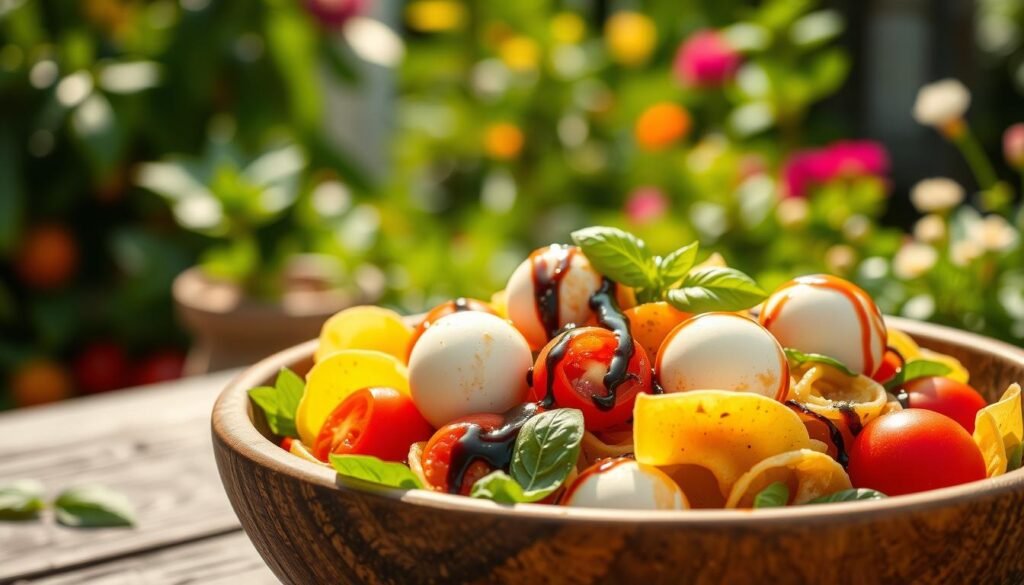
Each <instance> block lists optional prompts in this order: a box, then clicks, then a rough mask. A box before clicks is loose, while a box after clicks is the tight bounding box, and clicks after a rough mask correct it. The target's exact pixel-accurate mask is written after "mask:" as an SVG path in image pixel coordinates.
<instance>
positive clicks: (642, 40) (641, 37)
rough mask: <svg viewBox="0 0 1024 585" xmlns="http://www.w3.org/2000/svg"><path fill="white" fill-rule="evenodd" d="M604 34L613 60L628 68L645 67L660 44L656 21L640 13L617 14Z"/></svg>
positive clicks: (611, 19)
mask: <svg viewBox="0 0 1024 585" xmlns="http://www.w3.org/2000/svg"><path fill="white" fill-rule="evenodd" d="M604 34H605V43H606V44H607V45H608V52H609V54H610V55H611V58H612V60H613V61H615V62H616V63H620V64H622V65H625V66H627V67H636V66H639V65H643V64H644V63H645V62H646V61H647V59H648V58H649V57H650V56H651V53H652V52H653V51H654V47H655V45H657V43H658V31H657V29H656V28H655V26H654V21H652V20H651V19H650V18H649V17H647V16H646V15H643V14H640V13H639V12H627V11H623V12H616V13H615V14H613V15H612V16H611V18H609V19H608V22H607V23H605V28H604Z"/></svg>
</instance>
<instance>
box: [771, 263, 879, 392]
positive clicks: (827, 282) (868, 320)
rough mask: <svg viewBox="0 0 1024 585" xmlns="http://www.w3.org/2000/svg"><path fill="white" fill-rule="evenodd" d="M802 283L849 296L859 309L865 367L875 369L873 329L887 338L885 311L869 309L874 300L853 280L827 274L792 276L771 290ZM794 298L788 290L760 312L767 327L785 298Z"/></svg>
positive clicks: (777, 313)
mask: <svg viewBox="0 0 1024 585" xmlns="http://www.w3.org/2000/svg"><path fill="white" fill-rule="evenodd" d="M799 285H810V286H818V287H822V288H827V289H829V290H833V291H835V292H838V293H839V294H841V295H843V296H844V297H846V298H847V300H848V301H849V302H850V305H851V306H852V307H853V309H854V311H855V312H856V314H857V320H858V322H859V324H860V345H861V353H862V354H863V356H864V367H865V369H866V370H867V371H868V372H869V373H874V372H875V370H877V369H878V364H876V363H875V358H874V355H873V354H872V353H871V339H872V332H874V334H876V335H878V337H879V338H880V339H885V338H886V333H885V323H884V322H883V321H882V315H881V314H880V313H878V312H877V311H869V309H868V307H875V302H874V300H872V299H871V297H869V296H868V295H867V293H865V292H864V291H862V290H860V289H859V288H857V287H856V286H854V285H852V284H851V283H849V282H847V281H845V280H842V279H840V278H836V277H834V276H829V275H827V274H817V275H813V276H801V277H800V278H796V279H793V280H791V281H790V282H788V283H786V284H784V285H782V287H780V288H779V290H777V291H776V292H774V293H772V296H775V295H777V294H779V293H781V292H783V291H786V290H787V289H790V288H794V287H796V286H799ZM791 298H792V292H789V293H788V294H786V296H784V297H782V298H781V299H779V300H778V301H777V302H776V303H774V304H773V305H772V306H771V307H768V306H766V307H765V310H764V312H763V313H761V317H760V319H761V325H763V326H764V327H765V328H766V329H771V325H772V322H773V321H775V320H776V319H778V317H779V315H781V314H782V309H783V307H785V306H786V302H787V301H788V300H789V299H791ZM869 313H870V314H869ZM883 359H884V353H883Z"/></svg>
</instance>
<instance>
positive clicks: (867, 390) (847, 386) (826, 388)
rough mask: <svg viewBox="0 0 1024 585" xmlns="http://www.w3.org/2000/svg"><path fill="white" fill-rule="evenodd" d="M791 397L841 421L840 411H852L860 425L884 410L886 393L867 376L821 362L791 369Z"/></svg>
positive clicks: (887, 399) (886, 400)
mask: <svg viewBox="0 0 1024 585" xmlns="http://www.w3.org/2000/svg"><path fill="white" fill-rule="evenodd" d="M792 372H793V375H794V382H793V383H792V384H791V385H790V390H789V396H790V398H791V399H793V400H796V401H797V402H799V403H801V404H803V405H804V406H806V407H807V409H808V410H811V411H814V412H816V413H818V414H820V415H822V416H825V417H827V418H829V419H832V420H844V419H845V416H846V415H845V414H844V412H850V413H854V414H856V416H857V418H858V420H859V422H860V424H861V425H864V424H867V423H868V421H870V420H871V419H873V418H877V417H879V416H881V415H882V413H883V412H886V411H887V408H888V406H887V403H888V402H889V395H888V394H887V393H886V391H885V388H883V387H882V385H881V384H879V383H878V382H875V381H874V380H872V379H871V378H868V377H867V376H859V375H858V376H849V375H847V374H846V373H845V372H842V371H840V370H839V369H837V368H835V367H833V366H830V365H827V364H822V363H811V362H809V363H806V364H802V365H800V366H798V367H794V368H792Z"/></svg>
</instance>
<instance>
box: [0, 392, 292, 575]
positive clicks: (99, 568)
mask: <svg viewBox="0 0 1024 585" xmlns="http://www.w3.org/2000/svg"><path fill="white" fill-rule="evenodd" d="M235 374H237V372H226V373H220V374H214V375H209V376H201V377H196V378H190V379H184V380H181V381H178V382H173V383H169V384H160V385H156V386H150V387H146V388H139V389H134V390H126V391H121V392H114V393H110V394H105V395H100V396H94V397H88V398H81V399H77V400H72V401H68V402H64V403H61V404H56V405H53V406H44V407H37V408H31V409H25V410H19V411H14V412H9V413H3V414H0V482H5V481H8V480H13V479H21V478H31V479H38V480H40V481H42V482H43V483H44V484H45V486H46V488H47V491H48V493H49V495H50V496H51V497H52V496H54V495H55V494H56V493H57V492H58V491H60V490H61V489H62V488H65V487H68V486H71V485H79V484H88V483H101V484H104V485H107V486H109V487H111V488H114V489H116V490H118V491H121V492H123V493H124V494H126V495H127V496H128V497H129V498H131V500H132V502H133V503H134V504H135V506H136V509H137V514H138V525H137V526H136V527H134V528H102V529H89V530H82V529H71V528H65V527H63V526H60V525H59V524H57V523H56V522H55V521H54V519H53V517H52V514H49V513H48V514H47V515H45V516H44V517H43V518H42V519H41V520H33V521H26V522H0V584H5V583H48V584H52V583H62V584H63V583H103V584H121V583H124V584H126V585H127V584H132V585H135V584H147V585H148V584H160V583H224V584H228V583H245V584H246V585H261V584H263V583H277V580H276V579H275V578H274V576H273V574H272V573H271V572H270V570H269V569H268V568H267V566H266V565H265V564H264V563H263V561H262V560H261V559H260V557H259V555H258V554H257V553H256V550H255V549H254V548H253V547H252V545H251V544H250V543H249V540H248V538H247V537H246V536H245V534H244V533H243V532H242V530H241V527H240V526H239V524H238V519H237V518H236V517H235V513H234V512H233V511H232V509H231V505H230V504H229V503H228V500H227V497H226V496H225V495H224V491H223V489H222V488H221V484H220V478H219V477H218V475H217V468H216V465H215V463H214V460H213V452H212V445H211V443H210V410H211V407H212V406H213V401H214V399H215V398H216V397H217V394H218V393H219V392H220V389H221V388H223V387H224V385H225V384H226V383H227V381H228V380H229V379H230V378H231V377H232V376H233V375H235Z"/></svg>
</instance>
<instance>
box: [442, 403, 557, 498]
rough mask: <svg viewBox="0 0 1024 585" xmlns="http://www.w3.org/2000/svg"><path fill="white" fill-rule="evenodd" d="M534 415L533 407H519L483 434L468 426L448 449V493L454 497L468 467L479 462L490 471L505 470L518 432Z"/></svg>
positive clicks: (476, 425)
mask: <svg viewBox="0 0 1024 585" xmlns="http://www.w3.org/2000/svg"><path fill="white" fill-rule="evenodd" d="M535 414H537V405H536V404H533V403H530V402H528V403H526V404H521V405H519V406H517V407H515V408H513V409H512V410H510V411H508V412H506V413H505V415H504V416H505V420H504V422H503V423H502V425H501V426H500V427H498V428H496V429H494V430H490V431H485V430H484V429H483V427H481V426H480V425H478V424H472V423H471V424H469V425H468V426H469V428H468V429H466V433H465V434H464V435H462V436H461V437H459V440H458V441H456V442H455V445H453V446H452V454H451V463H450V464H449V466H448V493H451V494H458V493H460V492H461V491H462V483H463V481H464V480H465V477H466V471H468V470H469V466H470V465H472V464H473V463H474V462H476V461H483V462H484V463H486V464H487V465H489V466H490V467H491V468H492V469H505V470H507V469H508V466H509V464H510V463H512V448H513V447H514V446H515V443H516V438H517V437H518V436H519V431H520V429H522V428H523V425H524V424H526V421H528V420H530V417H532V416H533V415H535Z"/></svg>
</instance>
